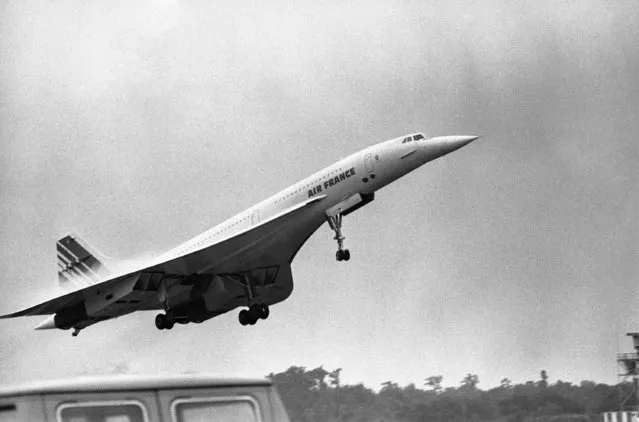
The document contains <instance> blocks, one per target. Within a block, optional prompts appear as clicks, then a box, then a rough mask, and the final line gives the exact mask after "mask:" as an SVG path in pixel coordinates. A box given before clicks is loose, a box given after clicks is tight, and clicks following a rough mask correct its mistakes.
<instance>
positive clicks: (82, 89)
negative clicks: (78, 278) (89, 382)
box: [0, 0, 639, 388]
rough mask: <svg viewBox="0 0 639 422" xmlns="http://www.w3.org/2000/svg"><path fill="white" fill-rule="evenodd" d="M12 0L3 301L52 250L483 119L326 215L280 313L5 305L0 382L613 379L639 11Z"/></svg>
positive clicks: (123, 238) (141, 236)
mask: <svg viewBox="0 0 639 422" xmlns="http://www.w3.org/2000/svg"><path fill="white" fill-rule="evenodd" d="M265 3H266V4H262V3H260V2H257V1H249V2H243V3H238V2H234V1H229V2H227V3H224V2H213V3H211V2H208V1H202V0H196V1H174V0H151V1H146V2H145V1H136V2H128V1H108V2H90V3H87V2H84V1H80V0H68V1H67V0H61V1H34V2H27V3H24V2H13V1H10V2H8V4H6V5H5V6H3V12H2V15H1V17H0V25H1V26H0V230H1V231H0V236H1V240H2V242H1V248H2V249H1V250H2V253H1V254H0V270H1V272H2V274H3V275H2V281H1V282H0V313H7V312H10V311H15V310H18V309H21V308H23V307H26V306H29V305H32V304H35V303H37V302H38V301H40V300H44V299H47V298H49V297H51V296H53V295H54V294H55V293H56V288H57V274H56V257H55V256H56V255H55V241H56V240H57V239H58V238H60V237H62V236H64V235H65V234H67V233H69V232H75V233H77V234H79V235H80V236H81V237H82V238H83V239H84V240H86V241H87V242H89V243H90V244H92V245H93V246H94V247H96V248H97V249H99V250H101V251H103V252H104V253H105V254H107V255H110V256H113V257H116V258H121V259H126V258H132V257H140V256H147V255H151V254H156V253H160V252H163V251H165V250H168V249H170V248H172V247H173V246H175V245H177V244H178V243H181V242H183V241H185V240H187V239H188V238H190V237H192V236H194V235H197V234H199V233H200V232H202V231H204V230H206V229H208V228H210V227H212V226H213V225H215V224H217V223H219V222H221V221H222V220H224V219H226V218H228V217H230V216H232V215H234V214H236V213H238V212H240V211H242V210H244V209H245V208H247V207H249V206H251V205H253V204H254V203H257V202H258V201H260V200H262V199H264V198H266V197H268V196H270V195H271V194H274V193H276V192H277V191H279V190H281V189H283V188H285V187H287V186H289V185H291V184H293V183H294V182H296V181H298V180H300V179H302V178H304V177H306V176H308V175H310V174H311V173H313V172H315V171H317V170H319V169H321V168H323V167H325V166H327V165H330V164H331V163H333V162H334V161H336V160H338V159H340V158H341V157H344V156H346V155H348V154H350V153H353V152H355V151H357V150H359V149H361V148H364V147H366V146H368V145H370V144H373V143H376V142H380V141H383V140H386V139H389V138H392V137H397V136H401V135H403V134H406V133H410V132H415V131H423V132H425V133H426V134H428V135H450V134H463V135H484V137H483V138H482V139H481V140H479V141H476V142H474V143H472V144H471V145H469V146H467V147H465V148H463V149H461V150H459V151H456V152H455V153H453V154H450V155H448V156H446V157H444V158H442V159H440V160H437V161H435V162H432V163H430V164H428V165H426V166H424V167H423V168H421V169H419V170H417V171H415V172H414V173H412V174H410V175H409V176H407V177H405V178H403V179H401V180H399V181H397V182H396V183H394V184H392V185H390V186H388V187H386V188H385V189H383V190H382V191H380V192H378V194H377V197H376V200H375V202H373V203H372V204H370V205H368V206H367V207H365V208H363V209H361V210H359V211H358V212H356V213H354V214H351V215H349V216H348V217H347V218H345V221H344V234H345V236H346V238H347V239H346V246H347V247H348V248H349V249H350V250H351V253H352V258H351V260H350V261H349V262H348V263H343V262H342V263H338V262H336V261H335V251H334V250H335V244H334V240H333V239H332V233H331V231H330V230H329V229H328V228H327V227H326V226H323V227H322V228H321V229H320V230H319V231H318V232H317V233H316V234H315V236H313V237H312V238H311V239H310V240H309V241H308V243H307V244H306V245H305V246H304V247H303V248H302V250H301V251H300V253H299V254H298V256H297V258H296V260H295V261H294V263H293V275H294V280H295V290H294V292H293V294H292V296H291V297H290V298H289V299H288V300H287V301H286V302H284V303H282V304H279V305H276V306H274V307H273V308H272V310H271V317H270V318H269V319H268V320H267V321H261V322H260V323H258V324H257V325H256V326H254V327H242V326H240V324H239V323H238V322H237V311H235V312H232V313H229V314H226V315H224V316H221V317H219V318H216V319H213V320H210V321H208V322H206V323H204V324H200V325H188V326H177V327H176V328H175V329H174V330H172V331H170V332H168V331H162V332H159V331H157V330H156V329H155V326H154V323H153V318H154V313H137V314H135V315H129V316H126V317H123V318H120V319H117V320H114V321H109V322H106V323H101V324H98V325H95V326H92V327H90V328H88V329H87V330H84V331H83V332H82V333H81V334H80V335H79V337H77V338H72V337H71V333H70V332H65V331H58V330H52V331H33V327H34V326H35V325H37V324H38V323H39V322H40V321H41V320H43V319H44V317H35V318H21V319H14V320H3V321H0V330H1V333H2V335H1V336H0V380H1V381H2V382H3V383H7V382H13V381H26V380H33V379H40V378H51V377H66V376H69V375H73V374H89V373H91V374H97V373H108V372H111V371H113V370H115V369H117V370H120V371H129V372H183V371H206V372H213V373H219V374H231V375H242V376H263V375H266V374H268V373H269V372H277V371H282V370H284V369H286V368H288V367H289V366H291V365H300V366H306V367H315V366H319V365H322V364H323V365H324V367H325V368H327V369H335V368H338V367H341V368H343V369H344V370H343V373H342V376H343V380H344V381H345V382H348V383H357V382H363V383H365V384H366V385H367V386H369V387H374V388H378V386H379V384H380V383H381V382H384V381H387V380H392V381H395V382H398V383H400V384H402V385H404V384H407V383H410V382H414V383H416V384H417V385H422V384H423V380H424V378H426V377H428V376H430V375H443V376H444V384H446V385H458V384H459V381H460V380H461V379H462V378H463V376H464V375H465V374H466V373H474V374H478V376H479V379H480V384H479V387H481V388H489V387H493V386H495V385H497V384H498V383H499V381H500V379H501V378H503V377H508V378H511V379H512V380H513V381H514V382H522V381H525V380H529V379H534V380H536V379H538V377H539V371H540V370H541V369H545V370H547V372H548V374H549V376H550V380H551V381H553V382H554V381H556V380H557V379H562V380H567V381H573V382H578V381H579V380H582V379H592V380H595V381H601V382H608V383H614V382H617V377H616V374H617V372H618V370H617V366H616V363H615V353H617V352H619V351H629V350H630V342H629V341H628V340H627V339H626V338H625V337H624V334H625V333H626V332H627V331H629V330H638V329H639V312H637V308H638V306H639V295H638V294H637V291H638V289H637V283H638V281H639V280H638V270H639V265H638V264H639V257H638V252H639V249H638V245H639V236H638V233H639V224H638V223H637V209H638V208H639V190H638V180H639V179H638V175H637V169H638V160H639V154H638V147H637V143H636V142H637V133H639V120H638V116H639V81H638V75H639V54H638V49H637V46H638V45H639V33H638V32H637V22H639V7H638V6H637V2H636V1H634V0H632V1H630V0H629V1H595V0H590V1H579V2H575V1H565V2H557V1H551V0H547V1H519V2H512V1H508V0H496V1H467V2H449V1H433V2H423V1H412V2H411V1H405V2H387V1H375V2H373V1H364V0H362V1H353V2H321V1H314V2H304V4H302V3H300V2H293V1H290V2H285V1H275V2H265Z"/></svg>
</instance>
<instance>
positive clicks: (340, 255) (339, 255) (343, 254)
mask: <svg viewBox="0 0 639 422" xmlns="http://www.w3.org/2000/svg"><path fill="white" fill-rule="evenodd" d="M326 218H327V220H328V225H329V226H331V230H333V231H334V232H335V237H334V238H333V239H335V240H337V252H336V253H335V259H337V260H338V261H348V260H349V259H351V253H350V251H349V250H348V249H344V239H346V238H345V237H344V235H342V214H341V213H337V214H335V215H329V216H327V217H326Z"/></svg>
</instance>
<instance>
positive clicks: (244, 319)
mask: <svg viewBox="0 0 639 422" xmlns="http://www.w3.org/2000/svg"><path fill="white" fill-rule="evenodd" d="M238 319H239V320H240V324H242V325H248V323H249V321H250V320H251V315H250V313H249V311H248V310H247V309H242V310H241V311H240V314H239V316H238Z"/></svg>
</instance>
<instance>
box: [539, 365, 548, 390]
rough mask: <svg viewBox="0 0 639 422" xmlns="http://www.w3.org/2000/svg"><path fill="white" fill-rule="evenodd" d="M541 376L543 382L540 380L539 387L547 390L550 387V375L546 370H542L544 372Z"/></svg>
mask: <svg viewBox="0 0 639 422" xmlns="http://www.w3.org/2000/svg"><path fill="white" fill-rule="evenodd" d="M539 376H540V378H541V380H539V383H538V385H539V386H540V387H541V388H546V387H548V374H547V373H546V370H545V369H542V370H541V373H540V374H539Z"/></svg>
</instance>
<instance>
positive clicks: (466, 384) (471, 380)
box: [460, 374, 479, 391]
mask: <svg viewBox="0 0 639 422" xmlns="http://www.w3.org/2000/svg"><path fill="white" fill-rule="evenodd" d="M477 384H479V377H478V376H477V375H475V374H466V376H465V377H464V379H463V380H462V381H461V387H460V390H465V391H474V390H476V389H477Z"/></svg>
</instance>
